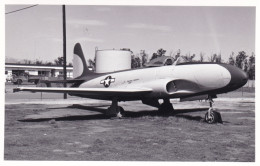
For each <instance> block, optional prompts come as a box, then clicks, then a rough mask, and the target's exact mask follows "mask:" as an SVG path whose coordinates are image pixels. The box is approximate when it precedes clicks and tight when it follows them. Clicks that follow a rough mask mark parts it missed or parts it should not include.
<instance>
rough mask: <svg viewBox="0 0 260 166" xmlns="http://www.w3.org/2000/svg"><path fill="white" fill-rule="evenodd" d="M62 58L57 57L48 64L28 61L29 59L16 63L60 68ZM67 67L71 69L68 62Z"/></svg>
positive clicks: (47, 62)
mask: <svg viewBox="0 0 260 166" xmlns="http://www.w3.org/2000/svg"><path fill="white" fill-rule="evenodd" d="M63 61H64V60H63V57H62V56H60V57H58V58H57V59H55V60H54V61H53V62H49V61H45V62H44V61H42V60H39V59H36V60H34V61H33V60H29V59H24V60H22V62H21V61H19V62H18V64H19V63H22V64H29V65H30V64H34V65H46V66H62V65H63ZM67 65H68V66H70V67H72V63H71V62H69V63H68V64H67Z"/></svg>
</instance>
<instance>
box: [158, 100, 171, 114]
mask: <svg viewBox="0 0 260 166" xmlns="http://www.w3.org/2000/svg"><path fill="white" fill-rule="evenodd" d="M158 110H159V112H161V113H172V112H173V111H174V108H173V106H172V104H171V102H170V99H163V103H162V104H161V105H160V106H159V109H158Z"/></svg>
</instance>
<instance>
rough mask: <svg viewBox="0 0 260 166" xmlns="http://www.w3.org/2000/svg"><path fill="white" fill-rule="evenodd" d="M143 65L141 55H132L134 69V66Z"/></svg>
mask: <svg viewBox="0 0 260 166" xmlns="http://www.w3.org/2000/svg"><path fill="white" fill-rule="evenodd" d="M139 67H141V59H140V57H139V56H138V55H137V56H135V55H133V54H132V55H131V68H132V69H134V68H139Z"/></svg>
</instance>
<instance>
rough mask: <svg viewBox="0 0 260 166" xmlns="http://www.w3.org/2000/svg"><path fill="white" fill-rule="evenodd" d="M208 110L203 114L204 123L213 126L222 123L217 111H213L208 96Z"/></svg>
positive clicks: (211, 102)
mask: <svg viewBox="0 0 260 166" xmlns="http://www.w3.org/2000/svg"><path fill="white" fill-rule="evenodd" d="M208 100H209V106H210V107H209V109H208V111H207V112H206V114H205V121H206V122H207V123H209V124H213V123H223V122H222V118H221V114H220V113H219V112H217V111H214V109H213V107H212V105H213V103H214V101H213V99H212V98H211V96H209V99H208Z"/></svg>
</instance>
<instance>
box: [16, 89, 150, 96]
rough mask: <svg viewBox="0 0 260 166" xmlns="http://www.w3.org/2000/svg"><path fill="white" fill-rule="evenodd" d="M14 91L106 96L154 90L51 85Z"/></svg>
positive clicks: (132, 94) (138, 93) (136, 93)
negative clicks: (59, 86) (58, 86)
mask: <svg viewBox="0 0 260 166" xmlns="http://www.w3.org/2000/svg"><path fill="white" fill-rule="evenodd" d="M13 91H14V92H18V91H30V92H51V93H72V94H73V93H74V94H84V95H104V96H139V95H144V94H147V93H150V92H152V89H148V88H51V87H49V88H48V87H18V88H14V89H13Z"/></svg>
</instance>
